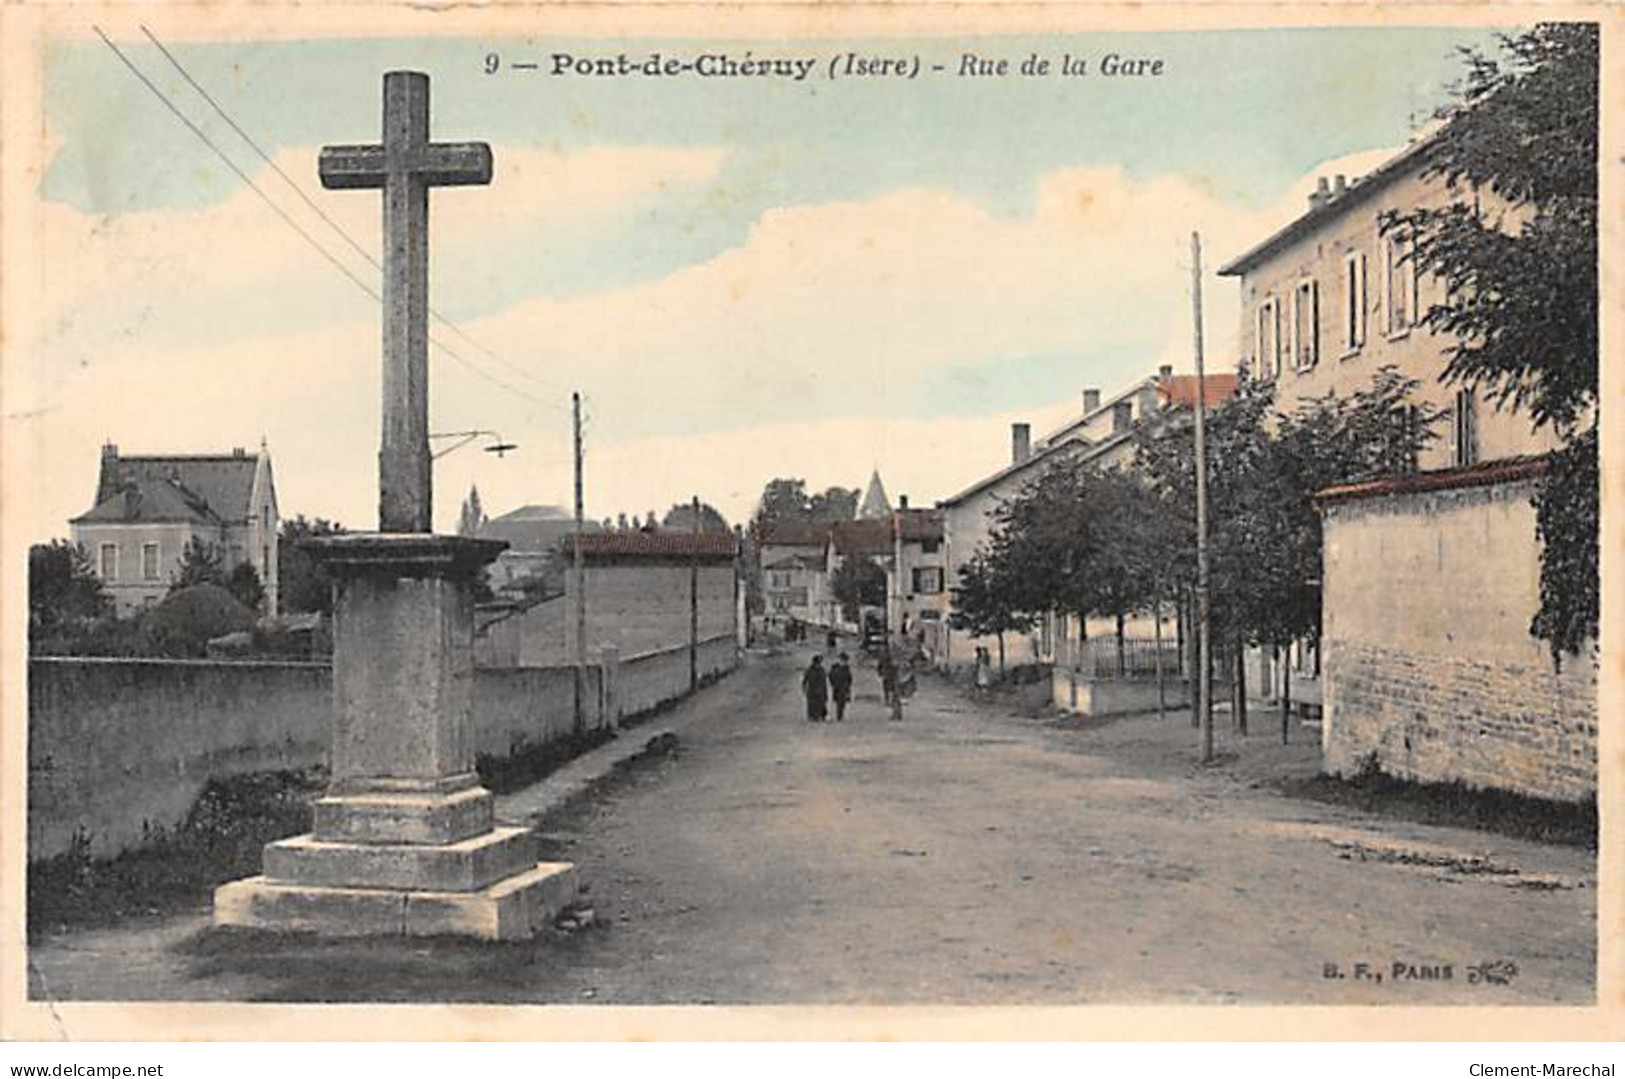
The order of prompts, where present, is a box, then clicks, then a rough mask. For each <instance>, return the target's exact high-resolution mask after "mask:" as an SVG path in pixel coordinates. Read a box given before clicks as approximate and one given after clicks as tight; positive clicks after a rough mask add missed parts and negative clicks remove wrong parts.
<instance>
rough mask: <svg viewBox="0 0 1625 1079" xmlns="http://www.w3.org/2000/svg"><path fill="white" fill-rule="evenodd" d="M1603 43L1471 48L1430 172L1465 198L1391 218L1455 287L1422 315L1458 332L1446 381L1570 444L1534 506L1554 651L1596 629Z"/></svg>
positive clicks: (1574, 647)
mask: <svg viewBox="0 0 1625 1079" xmlns="http://www.w3.org/2000/svg"><path fill="white" fill-rule="evenodd" d="M1598 37H1599V35H1598V28H1597V25H1596V24H1595V23H1548V24H1543V25H1540V26H1536V27H1535V28H1534V29H1532V30H1529V31H1527V32H1525V33H1522V34H1519V35H1517V36H1511V37H1507V36H1504V37H1502V39H1501V48H1500V53H1499V55H1488V54H1486V53H1484V52H1483V51H1480V50H1465V51H1464V55H1465V60H1466V64H1467V73H1466V77H1465V79H1464V80H1463V82H1462V84H1461V85H1460V86H1459V87H1458V88H1457V91H1456V94H1455V100H1454V101H1453V102H1452V103H1451V104H1450V105H1448V106H1447V107H1446V108H1445V109H1444V110H1442V112H1441V115H1440V118H1441V119H1442V120H1443V121H1444V125H1443V127H1442V129H1441V130H1440V132H1439V134H1438V135H1437V136H1436V138H1435V140H1434V144H1433V146H1434V149H1433V152H1432V157H1431V159H1430V161H1429V164H1428V167H1427V170H1426V175H1428V176H1434V177H1443V179H1444V181H1445V183H1446V185H1447V187H1448V188H1449V190H1450V191H1451V192H1452V193H1454V194H1455V195H1457V196H1458V198H1457V199H1456V200H1455V201H1454V202H1453V203H1451V204H1449V205H1446V206H1444V207H1440V208H1420V209H1416V210H1412V211H1410V212H1407V213H1403V214H1392V215H1389V216H1388V217H1387V218H1386V219H1385V221H1384V223H1383V227H1384V229H1386V230H1387V231H1389V232H1390V233H1398V234H1400V235H1404V236H1408V237H1410V238H1411V239H1412V242H1413V244H1414V254H1413V257H1414V260H1415V262H1416V265H1417V268H1418V270H1419V271H1422V272H1426V273H1430V274H1433V275H1435V276H1437V277H1438V278H1439V280H1440V281H1441V282H1442V283H1443V285H1444V292H1445V298H1444V299H1443V301H1441V302H1439V303H1436V304H1433V305H1432V306H1430V307H1429V309H1428V310H1427V312H1426V313H1425V314H1424V315H1423V317H1422V319H1421V322H1422V325H1424V326H1426V327H1428V328H1429V329H1431V330H1434V331H1435V332H1438V333H1441V334H1446V335H1448V336H1449V337H1450V338H1451V339H1452V342H1453V343H1452V344H1451V345H1450V346H1449V347H1448V349H1447V355H1448V357H1449V363H1448V366H1447V368H1446V370H1445V376H1444V377H1445V379H1446V380H1447V381H1450V382H1453V383H1460V384H1464V385H1467V386H1473V387H1477V388H1480V389H1482V390H1483V391H1484V392H1485V393H1486V394H1487V395H1488V396H1489V397H1490V398H1491V399H1492V400H1494V401H1496V402H1497V403H1501V404H1510V405H1511V406H1512V407H1514V408H1523V409H1526V410H1527V411H1528V413H1529V416H1530V419H1531V421H1532V422H1533V424H1534V425H1535V427H1536V428H1537V429H1539V428H1543V427H1548V426H1550V427H1551V428H1553V429H1555V430H1556V431H1557V432H1558V433H1559V434H1560V435H1561V436H1562V437H1563V439H1564V442H1565V446H1566V448H1565V449H1564V450H1563V451H1562V452H1560V453H1558V454H1555V455H1553V457H1552V459H1551V463H1550V468H1549V470H1548V472H1547V474H1546V478H1545V480H1544V481H1543V484H1542V490H1541V491H1540V493H1539V494H1537V496H1536V501H1535V505H1536V511H1537V529H1538V532H1539V535H1540V538H1541V544H1542V546H1541V580H1540V596H1541V604H1540V610H1539V611H1538V612H1537V613H1536V614H1535V616H1534V619H1533V621H1532V623H1531V625H1530V631H1531V632H1532V633H1533V634H1535V635H1536V636H1537V637H1540V638H1541V639H1544V640H1546V641H1548V642H1549V643H1550V645H1551V647H1552V649H1553V651H1554V653H1556V652H1559V651H1565V650H1566V651H1569V652H1576V651H1578V649H1579V648H1580V646H1581V643H1582V642H1583V641H1585V640H1587V639H1592V640H1594V639H1595V638H1596V633H1597V609H1598V607H1597V604H1598V597H1597V593H1598V578H1597V575H1596V573H1595V567H1596V565H1597V555H1596V547H1597V528H1598V513H1599V498H1600V495H1599V488H1598V485H1597V484H1596V482H1595V480H1596V478H1597V471H1596V459H1595V454H1596V448H1595V447H1596V443H1597V423H1598V412H1597V409H1596V404H1597V387H1598V381H1597V380H1598V364H1597V357H1598V345H1597V340H1598V338H1597V335H1598V321H1597V295H1598V292H1597V250H1598V247H1597V243H1598V241H1597V235H1598V233H1597V156H1598V155H1597V147H1598V136H1597V132H1598V107H1597V102H1598V55H1599V52H1598ZM1482 192H1489V193H1490V194H1491V195H1492V196H1493V198H1492V199H1491V200H1488V201H1489V203H1490V204H1489V205H1486V200H1484V199H1483V198H1481V197H1480V196H1481V193H1482Z"/></svg>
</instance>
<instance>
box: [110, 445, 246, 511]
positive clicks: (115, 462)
mask: <svg viewBox="0 0 1625 1079" xmlns="http://www.w3.org/2000/svg"><path fill="white" fill-rule="evenodd" d="M258 467H259V455H258V454H251V453H245V454H235V453H233V454H211V455H175V456H161V457H159V456H153V457H119V456H105V457H103V459H102V469H101V476H100V478H99V480H98V481H97V484H96V506H97V508H98V509H99V508H100V507H101V506H102V504H103V503H105V502H106V501H107V500H108V499H109V498H111V497H112V496H113V495H114V494H115V493H117V492H118V490H119V489H120V488H122V487H124V486H126V485H129V484H136V485H139V486H141V487H143V488H146V485H147V484H149V483H151V484H162V483H176V484H179V485H180V486H181V487H184V488H185V489H186V490H187V491H188V492H189V493H190V494H192V495H193V496H195V497H196V498H198V499H201V500H202V502H203V504H204V505H205V506H207V507H208V508H209V510H210V511H211V512H212V513H213V514H214V515H215V516H216V517H218V518H219V519H220V520H222V521H228V522H230V521H246V520H248V518H249V516H250V515H251V506H250V502H251V501H252V499H253V494H254V472H255V469H257V468H258ZM92 512H94V511H92Z"/></svg>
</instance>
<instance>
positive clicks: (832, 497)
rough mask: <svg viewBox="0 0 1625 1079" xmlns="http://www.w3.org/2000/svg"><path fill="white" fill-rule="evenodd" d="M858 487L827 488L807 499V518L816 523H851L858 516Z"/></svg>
mask: <svg viewBox="0 0 1625 1079" xmlns="http://www.w3.org/2000/svg"><path fill="white" fill-rule="evenodd" d="M858 498H859V492H858V489H857V488H856V487H827V488H825V489H824V490H823V491H822V492H821V493H819V494H815V495H813V496H812V497H810V498H808V499H807V516H809V517H811V518H812V519H813V520H815V521H850V520H852V519H853V518H854V517H856V516H857V515H858Z"/></svg>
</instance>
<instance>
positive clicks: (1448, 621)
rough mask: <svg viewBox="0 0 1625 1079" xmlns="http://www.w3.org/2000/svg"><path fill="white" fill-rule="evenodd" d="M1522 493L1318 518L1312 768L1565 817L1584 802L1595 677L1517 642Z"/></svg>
mask: <svg viewBox="0 0 1625 1079" xmlns="http://www.w3.org/2000/svg"><path fill="white" fill-rule="evenodd" d="M1532 492H1533V487H1532V484H1531V482H1530V481H1528V480H1523V481H1518V482H1511V483H1500V484H1496V485H1493V486H1480V487H1470V488H1459V489H1451V490H1437V491H1427V492H1410V493H1390V494H1384V495H1380V496H1376V497H1370V498H1364V499H1360V500H1357V501H1349V502H1342V503H1334V504H1332V505H1328V506H1326V507H1325V509H1324V515H1325V535H1326V559H1325V600H1324V603H1325V606H1324V610H1325V639H1324V654H1323V661H1322V662H1323V668H1322V673H1323V676H1324V697H1325V720H1324V726H1323V731H1322V738H1323V742H1324V749H1325V761H1324V767H1325V769H1326V770H1327V771H1329V772H1332V773H1334V774H1337V775H1349V774H1352V773H1354V772H1357V771H1358V770H1359V769H1360V768H1361V767H1362V766H1363V765H1364V764H1365V763H1367V762H1368V761H1375V763H1376V764H1377V765H1378V766H1379V767H1380V768H1381V769H1382V770H1383V771H1385V772H1388V773H1390V774H1392V775H1396V776H1400V777H1402V778H1406V779H1415V780H1423V781H1460V782H1462V783H1466V784H1469V785H1471V786H1475V787H1485V788H1499V789H1505V790H1511V791H1516V792H1519V793H1522V794H1529V795H1534V796H1537V797H1542V798H1552V799H1559V800H1565V801H1574V800H1581V799H1584V798H1587V797H1590V796H1592V795H1594V794H1595V792H1596V783H1597V674H1596V666H1595V664H1594V663H1592V662H1590V661H1589V659H1587V658H1572V659H1571V658H1567V657H1566V658H1565V662H1564V663H1563V664H1562V665H1561V667H1559V666H1558V665H1556V664H1554V663H1553V661H1552V659H1551V657H1550V655H1549V654H1548V652H1547V649H1546V645H1545V643H1544V642H1542V641H1539V640H1536V639H1535V638H1533V637H1531V636H1530V635H1529V621H1530V618H1531V617H1532V616H1533V614H1534V612H1535V610H1536V607H1537V605H1538V603H1539V565H1540V563H1539V557H1540V549H1539V545H1538V542H1537V541H1536V538H1535V520H1534V509H1533V507H1532V506H1531V505H1530V501H1529V499H1530V496H1531V494H1532Z"/></svg>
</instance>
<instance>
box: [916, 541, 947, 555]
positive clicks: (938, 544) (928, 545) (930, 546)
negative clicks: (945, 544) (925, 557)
mask: <svg viewBox="0 0 1625 1079" xmlns="http://www.w3.org/2000/svg"><path fill="white" fill-rule="evenodd" d="M941 549H942V541H941V540H934V539H928V540H921V541H920V553H921V554H936V553H937V552H938V551H939V550H941Z"/></svg>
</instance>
